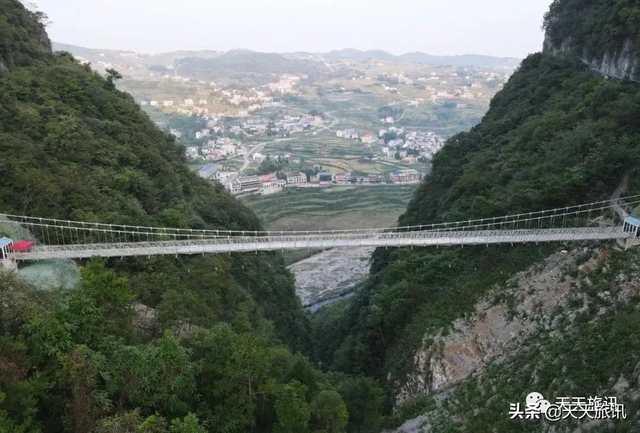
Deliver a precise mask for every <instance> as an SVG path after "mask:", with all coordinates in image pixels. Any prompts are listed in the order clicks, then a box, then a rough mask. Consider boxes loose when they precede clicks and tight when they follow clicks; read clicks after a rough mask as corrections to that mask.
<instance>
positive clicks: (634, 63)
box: [543, 36, 640, 81]
mask: <svg viewBox="0 0 640 433" xmlns="http://www.w3.org/2000/svg"><path fill="white" fill-rule="evenodd" d="M632 46H633V41H632V39H627V40H625V42H624V43H623V44H622V46H621V47H620V48H619V49H615V50H613V51H611V50H607V51H605V52H604V54H600V55H594V54H590V52H589V50H588V49H587V48H586V47H580V46H578V45H576V44H575V41H574V40H573V39H572V38H567V39H564V40H563V41H562V42H561V43H560V44H557V43H555V42H553V41H552V40H551V39H550V38H549V37H548V36H547V37H546V38H545V41H544V50H543V51H544V52H545V53H548V54H553V55H560V56H574V57H576V58H577V59H579V60H581V61H582V62H583V63H585V64H587V65H589V67H590V68H591V69H593V70H594V71H597V72H598V73H600V74H601V75H604V76H606V77H610V78H617V79H622V78H629V79H632V80H634V81H638V80H640V66H639V64H640V59H639V58H638V56H636V54H635V53H634V52H633V50H632Z"/></svg>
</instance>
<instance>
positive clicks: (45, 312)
mask: <svg viewBox="0 0 640 433" xmlns="http://www.w3.org/2000/svg"><path fill="white" fill-rule="evenodd" d="M37 18H39V16H36V15H35V14H31V13H29V12H27V11H26V10H25V9H24V7H23V6H22V5H21V4H20V3H19V2H18V1H16V0H1V1H0V24H2V26H0V32H2V33H1V34H2V36H3V39H2V42H0V59H2V61H3V62H4V63H6V65H5V66H11V68H9V69H8V70H4V71H0V89H1V91H0V146H1V151H2V152H1V154H2V158H0V178H1V179H2V183H1V184H0V210H1V211H2V212H3V213H9V214H22V215H31V216H42V217H47V218H62V219H77V220H85V221H100V222H111V223H121V224H134V225H144V226H148V225H151V226H173V227H185V228H194V229H196V228H197V229H201V228H210V229H215V228H220V229H243V230H260V229H261V225H260V223H259V221H258V219H257V218H256V216H255V215H254V214H253V213H252V212H251V211H250V210H249V209H247V208H246V207H244V206H243V205H242V204H241V203H240V202H238V201H237V200H236V199H234V198H233V197H231V196H230V195H229V194H228V193H227V192H226V191H225V190H224V188H223V187H222V186H221V185H214V184H211V183H209V182H207V181H204V180H202V179H200V178H198V177H197V176H196V175H195V174H193V173H191V172H190V171H189V169H188V168H187V167H186V165H185V164H184V161H185V158H184V151H183V148H182V146H180V145H178V144H176V143H175V141H174V139H173V138H172V137H171V136H169V135H167V134H165V133H163V132H161V131H160V130H159V129H158V128H157V127H155V126H154V124H153V123H152V122H151V121H150V119H149V118H148V117H147V115H146V114H144V113H143V112H142V111H141V110H140V108H139V107H138V106H137V105H136V104H135V102H134V101H133V99H132V98H131V96H129V95H127V94H125V93H122V92H119V91H118V90H116V89H115V81H116V80H118V79H120V78H121V76H120V74H119V73H118V72H117V71H115V70H108V71H107V76H106V78H103V77H101V76H99V75H98V74H96V73H94V72H92V71H91V69H90V67H88V66H82V65H80V64H79V63H78V62H77V61H76V60H75V59H73V58H72V57H71V56H70V55H68V54H65V53H61V54H57V55H53V54H51V53H50V49H49V47H48V39H46V37H45V40H44V45H42V46H41V47H40V48H42V49H41V50H40V51H38V49H37V48H38V47H37V46H30V47H27V46H25V44H29V43H31V39H29V38H31V37H38V35H39V34H42V35H45V33H44V29H43V27H42V26H41V25H40V24H38V22H37V20H36V19H37ZM7 26H8V27H7ZM45 36H46V35H45ZM25 53H26V54H29V55H32V57H29V58H28V59H27V57H24V56H23V54H25ZM25 59H27V60H29V61H27V60H25ZM35 235H36V236H37V235H38V233H35ZM83 265H84V267H83V269H82V272H81V277H82V278H81V283H80V285H79V286H78V287H77V288H74V289H70V290H68V291H65V292H58V291H55V290H53V291H49V292H47V293H41V292H38V291H36V290H35V289H34V288H32V287H30V286H28V285H26V284H24V283H22V282H20V281H19V280H16V279H14V278H12V277H11V276H8V275H5V274H2V275H0V299H1V300H2V302H0V335H1V337H0V430H1V431H3V432H4V431H11V432H21V431H24V432H38V431H47V432H48V431H52V432H55V431H73V432H89V431H99V432H125V431H126V432H128V431H142V432H167V431H169V432H175V433H199V432H202V431H220V432H237V431H272V430H277V431H281V432H299V431H306V430H321V431H323V430H324V431H333V432H344V431H345V429H346V426H347V422H348V419H349V414H348V412H347V411H346V407H347V406H348V403H347V402H345V400H343V397H342V396H341V395H340V394H339V393H338V391H337V390H336V387H335V386H334V385H332V384H331V383H330V382H329V380H328V379H327V378H325V377H323V376H322V375H321V374H320V373H319V372H318V371H317V370H315V368H314V366H313V364H312V363H311V362H310V361H309V360H308V359H307V358H306V357H305V355H303V353H304V354H310V353H311V350H310V338H309V332H308V322H307V319H306V318H305V316H304V313H303V311H302V309H301V307H300V302H299V300H298V298H297V296H296V294H295V290H294V284H293V277H292V276H291V274H290V273H289V272H288V271H287V270H286V269H285V267H284V264H283V261H282V258H281V256H280V255H278V254H271V253H268V254H262V253H261V254H255V255H230V256H203V257H181V258H174V257H155V258H139V259H127V260H112V261H108V262H106V263H103V262H99V261H90V262H87V263H83ZM147 307H149V308H151V310H147ZM144 311H147V312H149V311H150V316H149V315H147V317H144V318H143V317H142V315H141V312H144ZM355 385H357V381H356V382H355ZM355 385H354V386H355ZM341 389H342V388H341ZM378 390H379V389H378ZM376 410H377V411H378V412H379V411H380V407H378V408H377V409H376ZM351 425H352V426H353V425H356V426H357V422H356V423H355V424H354V423H352V424H351ZM353 428H355V427H351V429H353Z"/></svg>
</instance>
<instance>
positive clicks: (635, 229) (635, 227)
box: [622, 216, 640, 238]
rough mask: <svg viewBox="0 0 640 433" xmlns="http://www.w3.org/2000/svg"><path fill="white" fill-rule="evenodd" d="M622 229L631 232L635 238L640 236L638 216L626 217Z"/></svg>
mask: <svg viewBox="0 0 640 433" xmlns="http://www.w3.org/2000/svg"><path fill="white" fill-rule="evenodd" d="M622 230H623V231H624V232H625V233H631V234H632V235H633V237H634V238H637V237H639V236H640V220H639V219H638V218H636V217H632V216H629V217H626V218H625V219H624V223H623V224H622Z"/></svg>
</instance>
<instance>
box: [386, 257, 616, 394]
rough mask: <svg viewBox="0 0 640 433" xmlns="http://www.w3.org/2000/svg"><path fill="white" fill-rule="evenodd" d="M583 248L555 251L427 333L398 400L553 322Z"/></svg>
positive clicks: (435, 386) (451, 379)
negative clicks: (434, 331)
mask: <svg viewBox="0 0 640 433" xmlns="http://www.w3.org/2000/svg"><path fill="white" fill-rule="evenodd" d="M584 254H585V251H582V250H580V251H572V252H560V253H556V254H553V255H552V256H550V257H548V258H547V259H546V260H545V261H544V263H542V265H537V266H534V267H533V268H532V269H529V270H528V271H525V272H522V273H520V274H518V275H516V276H514V277H513V278H512V279H511V280H509V282H508V283H507V284H506V287H507V288H498V287H496V288H495V289H494V290H493V291H492V292H491V293H489V294H488V295H487V296H485V298H483V299H482V300H481V301H480V302H479V303H478V304H477V305H476V310H475V312H474V313H473V314H472V315H471V317H468V318H466V319H462V318H461V319H458V320H456V321H455V322H454V323H453V325H452V327H451V329H449V330H447V331H446V332H445V330H441V331H440V332H438V333H437V334H436V335H432V334H427V335H425V336H424V338H423V346H422V347H421V348H420V349H419V350H418V351H417V352H416V354H415V356H414V359H413V365H414V368H413V373H412V374H411V375H409V377H408V378H407V380H406V381H405V383H403V384H401V385H400V386H399V388H398V392H397V394H396V399H395V403H396V405H400V404H401V403H403V402H404V401H406V400H408V399H409V398H411V397H414V396H418V395H424V394H429V393H431V392H433V391H437V390H439V389H443V388H446V387H449V386H451V385H454V384H456V383H457V382H459V381H461V380H463V379H465V378H467V377H468V376H469V375H471V374H472V373H474V372H475V371H477V370H478V369H480V368H482V367H484V366H486V365H488V364H489V363H492V362H496V361H497V362H499V361H500V359H501V358H502V357H504V356H506V355H509V354H511V353H513V352H515V351H517V350H518V345H519V344H520V342H521V341H523V340H524V338H525V337H526V336H528V335H530V334H532V333H534V332H536V331H537V330H539V329H541V328H542V329H548V328H549V327H551V325H552V322H553V317H554V314H553V313H554V311H555V310H556V309H557V308H559V307H563V306H565V305H566V303H567V302H568V300H569V297H570V296H569V295H570V293H571V290H572V283H573V282H574V281H575V280H574V279H573V278H571V277H568V276H567V273H568V272H569V270H570V269H571V268H574V269H575V267H576V266H577V261H578V260H579V259H580V258H581V257H583V256H584ZM608 256H609V251H608V250H599V251H596V252H595V253H593V255H592V256H591V258H590V259H589V260H588V261H587V262H585V263H584V264H582V265H581V266H580V268H581V270H582V271H583V272H588V271H589V270H590V269H594V268H596V267H598V265H599V263H602V261H604V260H605V259H606V258H607V257H608Z"/></svg>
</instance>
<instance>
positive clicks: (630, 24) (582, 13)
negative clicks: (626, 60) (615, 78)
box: [544, 0, 640, 77]
mask: <svg viewBox="0 0 640 433" xmlns="http://www.w3.org/2000/svg"><path fill="white" fill-rule="evenodd" d="M544 27H545V29H546V32H547V39H548V42H551V43H552V44H553V45H554V46H555V47H560V46H561V45H562V43H563V42H565V41H566V42H568V43H569V46H570V48H571V49H572V50H573V51H574V53H575V54H576V55H578V56H583V55H585V54H586V56H587V58H591V57H594V56H596V57H602V56H603V55H604V54H605V53H607V52H609V53H610V54H613V53H616V52H618V53H619V52H620V51H621V50H622V48H623V46H624V44H625V42H627V41H629V42H630V43H631V44H632V45H631V47H630V49H631V51H630V53H629V54H630V55H631V56H632V57H633V58H635V59H636V61H637V60H638V58H639V57H640V5H638V2H637V1H636V0H556V1H554V2H553V3H552V4H551V8H550V10H549V12H548V13H547V14H546V15H545V19H544ZM636 76H637V77H640V72H639V71H636Z"/></svg>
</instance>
